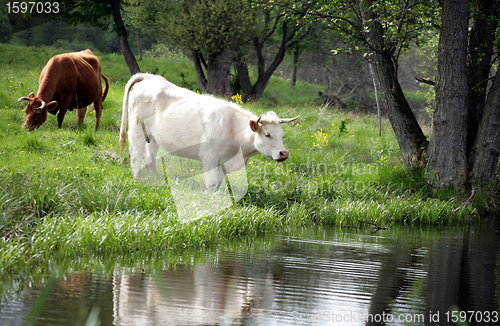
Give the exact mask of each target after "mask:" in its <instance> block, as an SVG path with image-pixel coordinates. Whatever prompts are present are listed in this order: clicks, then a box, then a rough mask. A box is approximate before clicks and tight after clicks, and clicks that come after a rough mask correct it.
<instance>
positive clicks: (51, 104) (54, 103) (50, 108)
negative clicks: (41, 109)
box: [45, 101, 58, 114]
mask: <svg viewBox="0 0 500 326" xmlns="http://www.w3.org/2000/svg"><path fill="white" fill-rule="evenodd" d="M57 105H58V103H57V101H52V102H49V103H47V105H45V109H46V110H47V111H48V112H50V113H52V112H51V111H53V110H55V109H56V108H57ZM52 114H55V113H52Z"/></svg>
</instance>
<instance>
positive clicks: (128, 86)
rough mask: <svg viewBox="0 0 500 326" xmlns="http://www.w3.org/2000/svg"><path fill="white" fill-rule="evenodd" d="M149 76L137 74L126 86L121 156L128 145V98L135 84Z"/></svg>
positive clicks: (121, 127)
mask: <svg viewBox="0 0 500 326" xmlns="http://www.w3.org/2000/svg"><path fill="white" fill-rule="evenodd" d="M147 76H148V74H135V75H133V76H132V77H131V78H130V79H129V81H128V82H127V85H125V94H124V95H123V111H122V124H121V126H120V154H122V153H123V150H124V149H125V145H126V144H127V119H128V96H129V93H130V90H131V89H132V86H134V84H136V83H139V82H141V81H143V80H144V79H145V78H147Z"/></svg>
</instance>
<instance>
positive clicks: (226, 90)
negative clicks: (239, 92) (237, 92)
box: [207, 49, 233, 98]
mask: <svg viewBox="0 0 500 326" xmlns="http://www.w3.org/2000/svg"><path fill="white" fill-rule="evenodd" d="M232 59H233V51H231V49H225V50H223V51H222V52H218V53H210V54H209V55H208V60H207V92H208V93H209V94H214V95H220V96H222V97H224V98H230V97H231V64H232Z"/></svg>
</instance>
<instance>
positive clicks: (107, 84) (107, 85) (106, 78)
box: [101, 74, 109, 102]
mask: <svg viewBox="0 0 500 326" xmlns="http://www.w3.org/2000/svg"><path fill="white" fill-rule="evenodd" d="M101 77H102V79H104V89H103V90H102V102H104V100H105V99H106V96H107V95H108V91H109V80H108V77H106V76H104V74H101Z"/></svg>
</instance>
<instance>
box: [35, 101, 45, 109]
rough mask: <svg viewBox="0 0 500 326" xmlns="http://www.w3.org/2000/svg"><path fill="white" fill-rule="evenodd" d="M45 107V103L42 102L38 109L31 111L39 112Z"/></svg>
mask: <svg viewBox="0 0 500 326" xmlns="http://www.w3.org/2000/svg"><path fill="white" fill-rule="evenodd" d="M44 107H45V102H44V101H42V105H41V106H40V107H39V108H36V109H33V110H41V109H43V108H44Z"/></svg>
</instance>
